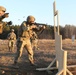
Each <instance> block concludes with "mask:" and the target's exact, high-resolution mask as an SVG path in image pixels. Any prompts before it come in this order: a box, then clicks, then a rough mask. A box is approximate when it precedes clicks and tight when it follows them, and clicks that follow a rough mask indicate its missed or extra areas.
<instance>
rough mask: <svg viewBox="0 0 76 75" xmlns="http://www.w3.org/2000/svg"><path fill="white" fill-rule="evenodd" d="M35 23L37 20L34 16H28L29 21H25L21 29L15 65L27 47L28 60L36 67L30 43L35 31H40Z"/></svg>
mask: <svg viewBox="0 0 76 75" xmlns="http://www.w3.org/2000/svg"><path fill="white" fill-rule="evenodd" d="M34 22H35V18H34V17H33V16H28V17H27V21H23V22H22V24H21V26H20V28H19V31H18V40H17V52H16V57H15V60H14V64H16V63H17V61H18V58H19V57H21V55H22V51H23V48H24V47H25V48H26V50H27V52H28V59H29V61H30V64H31V65H32V66H35V65H36V64H35V62H34V57H33V55H34V53H33V50H32V45H31V41H30V39H31V36H32V32H33V29H35V30H37V29H38V27H37V25H35V24H34ZM38 30H39V29H38Z"/></svg>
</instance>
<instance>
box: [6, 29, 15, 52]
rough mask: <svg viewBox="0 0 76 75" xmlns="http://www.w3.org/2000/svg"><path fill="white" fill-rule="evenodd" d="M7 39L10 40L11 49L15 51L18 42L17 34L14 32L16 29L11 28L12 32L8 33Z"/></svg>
mask: <svg viewBox="0 0 76 75" xmlns="http://www.w3.org/2000/svg"><path fill="white" fill-rule="evenodd" d="M7 39H8V40H9V42H8V47H9V51H13V49H14V45H15V42H16V34H15V33H14V29H11V32H10V33H9V34H8V36H7Z"/></svg>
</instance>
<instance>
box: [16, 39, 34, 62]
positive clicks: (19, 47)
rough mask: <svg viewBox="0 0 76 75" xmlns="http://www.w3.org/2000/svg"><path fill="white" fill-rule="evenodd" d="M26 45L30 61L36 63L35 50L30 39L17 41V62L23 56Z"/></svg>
mask: <svg viewBox="0 0 76 75" xmlns="http://www.w3.org/2000/svg"><path fill="white" fill-rule="evenodd" d="M24 47H25V48H26V50H27V52H28V58H29V61H30V63H34V60H33V50H32V47H31V42H30V40H29V39H26V40H23V41H18V42H17V52H16V57H15V62H17V60H18V58H19V57H21V55H22V51H23V48H24Z"/></svg>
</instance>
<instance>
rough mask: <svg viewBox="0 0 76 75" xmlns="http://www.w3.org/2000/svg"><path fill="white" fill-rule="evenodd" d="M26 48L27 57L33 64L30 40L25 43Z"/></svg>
mask: <svg viewBox="0 0 76 75" xmlns="http://www.w3.org/2000/svg"><path fill="white" fill-rule="evenodd" d="M26 49H27V52H28V58H29V61H30V63H31V64H34V58H33V50H32V46H31V42H30V41H28V43H27V45H26Z"/></svg>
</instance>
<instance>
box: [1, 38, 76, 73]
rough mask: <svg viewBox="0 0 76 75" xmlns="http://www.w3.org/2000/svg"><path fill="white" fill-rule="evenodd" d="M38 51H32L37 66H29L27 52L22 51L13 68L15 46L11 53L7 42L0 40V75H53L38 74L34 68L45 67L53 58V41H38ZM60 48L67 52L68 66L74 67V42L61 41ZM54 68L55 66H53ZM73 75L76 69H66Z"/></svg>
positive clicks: (75, 43) (75, 61)
mask: <svg viewBox="0 0 76 75" xmlns="http://www.w3.org/2000/svg"><path fill="white" fill-rule="evenodd" d="M38 46H39V50H34V59H35V63H36V64H37V66H30V63H29V61H28V55H27V51H26V50H25V49H24V50H23V55H22V57H21V58H20V59H19V61H18V64H17V66H18V67H19V68H15V67H14V66H13V60H14V56H15V52H16V45H15V49H14V50H13V52H9V50H8V41H7V40H0V75H55V74H56V72H57V70H56V71H54V70H53V71H49V72H48V73H47V72H38V71H36V68H45V67H47V66H48V65H49V64H50V63H51V62H52V60H53V59H54V58H55V40H46V39H43V40H39V42H38ZM62 47H63V49H64V50H67V51H68V57H67V58H68V61H67V64H68V65H76V41H74V43H73V42H72V41H71V39H67V40H63V41H62ZM54 66H55V65H54ZM68 69H69V70H70V71H71V72H72V73H73V75H76V73H75V72H76V67H71V68H68Z"/></svg>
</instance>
